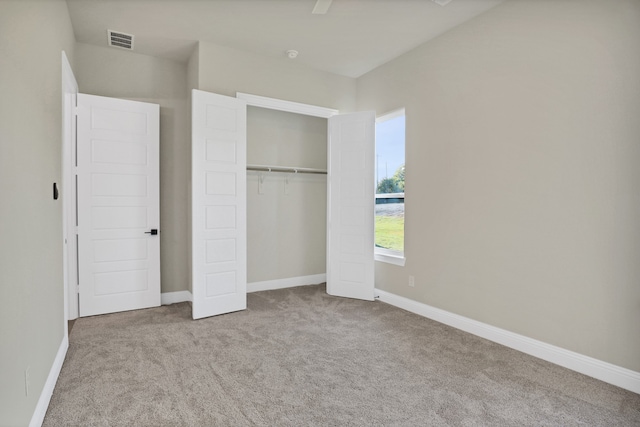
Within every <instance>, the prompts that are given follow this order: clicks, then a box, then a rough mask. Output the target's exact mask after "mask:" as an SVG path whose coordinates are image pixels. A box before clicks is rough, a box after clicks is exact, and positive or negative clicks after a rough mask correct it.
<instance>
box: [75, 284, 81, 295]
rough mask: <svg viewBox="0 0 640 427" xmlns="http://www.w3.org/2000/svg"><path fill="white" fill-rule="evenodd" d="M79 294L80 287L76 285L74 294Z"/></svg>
mask: <svg viewBox="0 0 640 427" xmlns="http://www.w3.org/2000/svg"><path fill="white" fill-rule="evenodd" d="M79 293H80V285H76V294H79Z"/></svg>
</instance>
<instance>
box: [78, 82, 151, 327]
mask: <svg viewBox="0 0 640 427" xmlns="http://www.w3.org/2000/svg"><path fill="white" fill-rule="evenodd" d="M77 126H78V130H77V138H78V147H77V150H78V151H77V156H78V169H77V186H78V187H77V188H78V192H77V197H78V205H77V206H78V268H79V283H80V285H79V287H80V316H93V315H96V314H104V313H114V312H118V311H125V310H134V309H140V308H148V307H157V306H159V305H160V236H159V235H158V229H159V228H160V176H159V162H160V158H159V140H160V107H159V106H158V105H157V104H149V103H145V102H137V101H128V100H123V99H114V98H106V97H102V96H94V95H85V94H78V122H77Z"/></svg>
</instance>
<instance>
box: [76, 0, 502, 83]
mask: <svg viewBox="0 0 640 427" xmlns="http://www.w3.org/2000/svg"><path fill="white" fill-rule="evenodd" d="M503 1H505V0H452V1H451V2H450V3H449V4H448V5H446V6H439V5H438V4H436V3H434V2H432V1H431V0H334V1H333V3H332V5H331V7H330V8H329V11H328V13H327V14H325V15H314V14H312V13H311V11H312V10H313V7H314V5H315V3H316V2H315V0H67V4H68V7H69V14H70V16H71V22H72V24H73V28H74V32H75V36H76V40H77V41H78V42H82V43H88V44H93V45H98V46H107V30H108V29H110V30H114V31H122V32H125V33H129V34H133V35H134V36H135V42H134V51H135V52H138V53H143V54H147V55H153V56H159V57H164V58H169V59H174V60H178V61H186V60H187V59H188V57H189V55H190V54H191V52H192V50H193V47H194V46H195V44H196V42H197V41H207V42H212V43H215V44H218V45H222V46H227V47H231V48H236V49H240V50H243V51H247V52H253V53H258V54H261V55H265V56H270V57H278V58H283V60H289V59H287V58H286V54H285V51H287V50H288V49H295V50H297V51H299V52H300V54H299V56H298V58H297V59H295V61H298V62H300V63H304V64H306V65H308V66H310V67H313V68H316V69H320V70H325V71H329V72H332V73H336V74H341V75H344V76H348V77H359V76H360V75H362V74H364V73H366V72H368V71H370V70H372V69H374V68H376V67H377V66H379V65H381V64H384V63H385V62H388V61H390V60H391V59H393V58H396V57H397V56H399V55H401V54H403V53H405V52H407V51H409V50H411V49H413V48H415V47H417V46H419V45H421V44H422V43H424V42H426V41H428V40H430V39H432V38H434V37H436V36H438V35H440V34H442V33H444V32H445V31H447V30H449V29H451V28H453V27H455V26H457V25H460V24H461V23H463V22H465V21H467V20H469V19H471V18H473V17H475V16H477V15H479V14H480V13H482V12H485V11H486V10H488V9H491V8H492V7H494V6H497V5H498V4H500V3H502V2H503Z"/></svg>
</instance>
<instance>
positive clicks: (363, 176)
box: [327, 112, 375, 301]
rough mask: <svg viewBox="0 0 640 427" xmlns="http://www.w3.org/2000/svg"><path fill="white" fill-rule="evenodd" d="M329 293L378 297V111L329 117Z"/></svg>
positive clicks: (341, 295) (342, 295) (371, 299)
mask: <svg viewBox="0 0 640 427" xmlns="http://www.w3.org/2000/svg"><path fill="white" fill-rule="evenodd" d="M328 150H329V153H328V160H329V161H328V172H329V173H328V178H327V252H328V253H327V293H328V294H330V295H334V296H340V297H347V298H357V299H363V300H368V301H373V299H374V286H375V284H374V209H375V196H374V194H375V188H374V187H375V180H374V174H375V169H374V157H375V113H374V112H360V113H353V114H343V115H337V116H333V117H330V118H329V142H328Z"/></svg>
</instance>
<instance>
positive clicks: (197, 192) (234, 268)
mask: <svg viewBox="0 0 640 427" xmlns="http://www.w3.org/2000/svg"><path fill="white" fill-rule="evenodd" d="M192 120H193V123H192V126H193V129H192V165H191V168H192V236H191V238H192V278H191V280H192V293H193V306H192V307H193V313H192V314H193V318H194V319H199V318H202V317H208V316H215V315H218V314H224V313H230V312H233V311H238V310H244V309H246V308H247V271H246V269H247V260H246V257H247V255H246V253H247V236H246V233H247V231H246V230H247V227H246V209H247V204H246V203H247V202H246V146H247V144H246V103H245V102H244V101H242V100H239V99H236V98H230V97H227V96H222V95H216V94H212V93H208V92H203V91H199V90H193V92H192Z"/></svg>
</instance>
